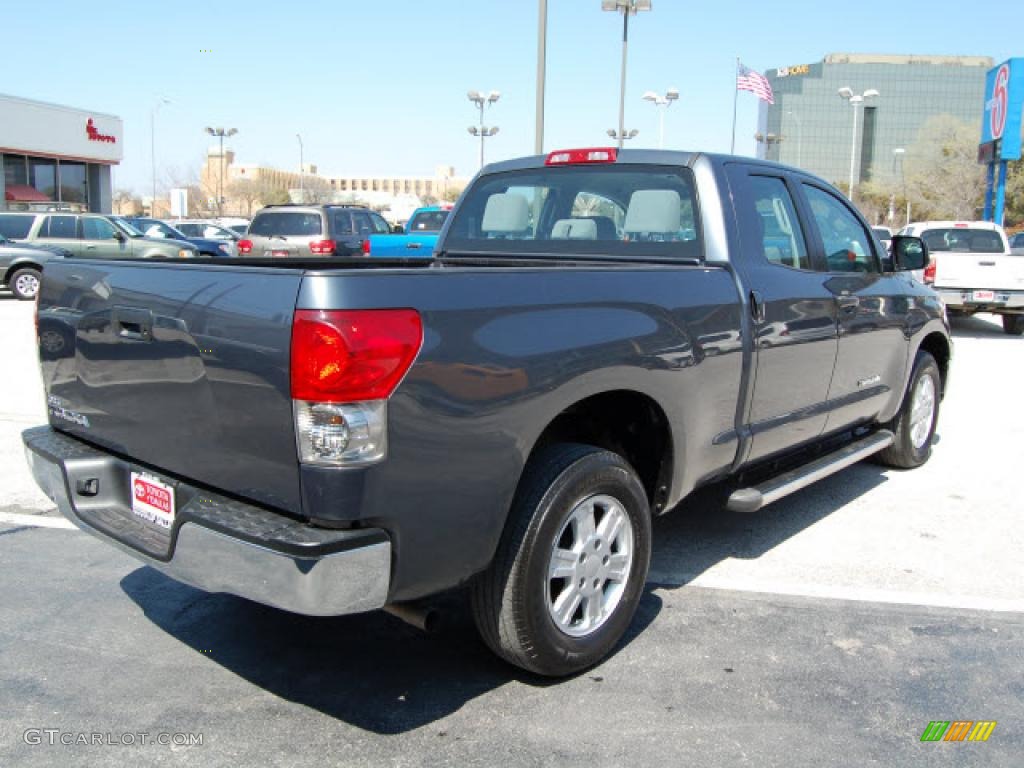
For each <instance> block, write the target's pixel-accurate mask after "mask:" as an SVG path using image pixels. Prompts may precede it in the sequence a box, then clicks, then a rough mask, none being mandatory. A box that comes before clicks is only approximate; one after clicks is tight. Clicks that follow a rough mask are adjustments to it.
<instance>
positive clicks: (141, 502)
mask: <svg viewBox="0 0 1024 768" xmlns="http://www.w3.org/2000/svg"><path fill="white" fill-rule="evenodd" d="M132 512H134V513H135V514H136V515H138V516H139V517H141V518H142V519H143V520H148V521H149V522H151V523H155V524H156V525H159V526H160V527H161V528H170V527H171V523H173V522H174V489H173V488H172V487H171V486H169V485H167V484H166V483H161V482H160V481H159V480H157V479H156V478H155V477H150V476H148V475H143V474H141V473H139V472H132Z"/></svg>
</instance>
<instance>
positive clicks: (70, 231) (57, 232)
mask: <svg viewBox="0 0 1024 768" xmlns="http://www.w3.org/2000/svg"><path fill="white" fill-rule="evenodd" d="M76 225H77V220H76V219H75V217H74V216H47V217H46V221H45V222H43V225H42V226H41V227H40V228H39V237H41V238H48V239H51V240H57V239H60V240H72V239H74V238H76V237H78V234H77V231H76V230H77V226H76Z"/></svg>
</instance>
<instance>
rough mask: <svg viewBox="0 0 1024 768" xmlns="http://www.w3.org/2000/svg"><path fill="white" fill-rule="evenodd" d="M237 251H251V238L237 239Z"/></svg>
mask: <svg viewBox="0 0 1024 768" xmlns="http://www.w3.org/2000/svg"><path fill="white" fill-rule="evenodd" d="M238 252H239V253H252V240H239V241H238Z"/></svg>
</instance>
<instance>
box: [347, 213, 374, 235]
mask: <svg viewBox="0 0 1024 768" xmlns="http://www.w3.org/2000/svg"><path fill="white" fill-rule="evenodd" d="M352 223H353V224H354V225H355V228H356V234H357V235H359V236H360V237H369V236H370V235H371V234H372V233H373V225H372V224H370V217H369V216H368V215H367V214H365V213H363V212H362V211H356V212H355V213H353V214H352Z"/></svg>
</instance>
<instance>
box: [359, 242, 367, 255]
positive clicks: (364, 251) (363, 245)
mask: <svg viewBox="0 0 1024 768" xmlns="http://www.w3.org/2000/svg"><path fill="white" fill-rule="evenodd" d="M359 250H361V251H362V252H363V256H369V255H370V238H366V239H365V240H363V243H362V245H360V246H359Z"/></svg>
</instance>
